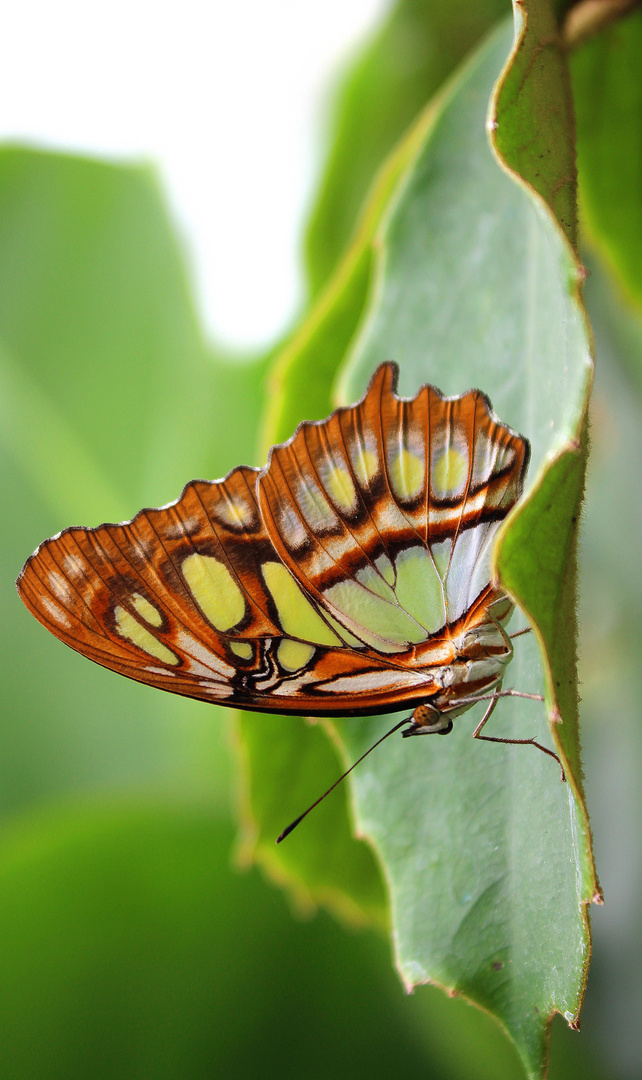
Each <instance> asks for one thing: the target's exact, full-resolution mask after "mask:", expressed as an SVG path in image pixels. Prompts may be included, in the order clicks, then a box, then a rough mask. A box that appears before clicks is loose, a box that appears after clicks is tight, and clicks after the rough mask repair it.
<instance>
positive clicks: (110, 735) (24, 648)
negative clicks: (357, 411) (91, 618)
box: [0, 147, 263, 812]
mask: <svg viewBox="0 0 642 1080" xmlns="http://www.w3.org/2000/svg"><path fill="white" fill-rule="evenodd" d="M262 372H263V362H262V361H261V362H254V363H251V364H247V363H246V364H240V363H232V362H231V360H228V359H226V358H225V357H223V356H220V355H217V354H215V353H214V351H213V350H212V349H211V348H209V347H208V346H207V345H206V344H205V342H204V341H203V339H202V336H201V332H200V329H199V326H198V321H197V317H196V313H195V311H194V308H193V305H192V301H191V298H190V294H189V288H188V280H187V273H186V269H185V266H184V261H183V256H182V252H181V251H180V249H179V246H178V244H177V241H176V238H175V235H174V230H173V226H172V224H171V222H170V220H169V218H168V214H167V211H166V209H165V206H164V204H163V200H162V197H161V195H160V191H159V189H158V185H157V182H156V179H155V176H154V173H153V172H152V170H151V169H149V168H147V167H145V168H140V167H134V166H120V165H119V166H116V165H110V164H106V163H100V162H97V161H89V160H84V159H82V158H78V157H72V156H68V155H63V154H53V153H44V152H38V151H34V150H25V149H17V148H7V147H5V148H3V149H2V150H0V485H1V492H0V495H1V498H2V505H3V506H5V507H10V512H7V513H5V515H4V525H3V529H2V533H1V535H0V565H1V566H2V571H3V572H2V575H1V581H0V592H1V594H2V601H1V602H2V608H3V612H5V617H4V618H3V620H2V626H1V628H0V646H1V648H2V656H3V665H2V676H1V679H2V700H3V703H4V717H5V720H4V742H3V754H2V759H1V762H0V792H1V795H0V805H1V806H2V808H3V809H4V810H9V809H10V810H12V811H14V812H15V811H16V810H17V809H19V808H20V807H21V806H24V805H25V804H28V803H29V802H31V801H32V800H38V801H39V800H41V799H43V798H47V797H56V796H61V795H64V794H66V793H68V792H69V791H74V790H76V791H77V790H87V789H88V788H101V787H111V786H117V787H130V788H131V787H133V788H140V787H143V788H145V789H146V790H148V791H150V792H155V793H156V794H167V793H171V794H172V795H173V796H174V797H179V796H180V797H181V798H184V799H187V800H193V799H199V800H205V801H207V802H208V803H209V804H210V805H216V806H218V807H221V808H222V807H225V806H226V805H227V798H228V779H227V773H226V762H227V759H228V751H227V749H226V742H225V735H226V723H225V716H226V714H225V713H224V712H222V711H221V712H218V711H216V712H214V711H213V710H211V709H210V708H208V707H207V706H206V705H204V704H200V703H198V702H190V701H188V700H187V699H180V698H178V697H175V696H170V695H165V694H157V693H154V692H151V691H149V690H148V689H146V688H144V687H142V686H140V685H137V684H135V683H132V682H129V681H127V680H124V679H118V678H116V677H114V675H113V674H112V673H111V672H107V671H105V670H104V669H100V668H98V667H97V666H95V665H93V664H88V663H87V661H86V660H84V659H83V658H82V657H80V656H78V655H77V654H76V653H73V652H72V651H71V650H70V649H66V648H64V647H63V646H62V645H61V644H60V642H58V641H56V640H55V639H54V638H53V637H51V636H50V635H49V634H47V633H46V632H45V631H44V630H43V628H42V627H41V626H39V625H38V624H37V623H36V622H35V620H34V619H33V618H31V616H30V615H29V614H28V613H27V611H26V610H25V609H24V607H23V606H22V604H21V603H20V600H19V599H18V597H17V595H16V592H15V588H14V584H13V582H14V580H15V578H16V575H17V573H18V571H19V570H20V568H21V566H22V564H23V563H24V561H25V559H26V558H27V556H28V555H29V554H30V552H31V551H32V550H33V549H34V548H35V547H36V545H37V544H38V543H39V542H40V541H42V540H43V539H44V538H45V537H47V536H50V535H51V534H52V533H55V532H57V531H58V530H59V529H62V528H64V527H66V526H68V525H88V524H96V523H98V522H99V521H104V520H119V519H122V518H123V517H131V516H132V515H133V514H134V513H135V512H136V511H137V510H139V509H140V507H141V506H142V505H147V506H149V505H150V504H153V503H157V504H158V503H163V502H167V501H168V500H169V499H172V498H176V497H177V496H178V495H179V493H180V491H181V489H182V488H183V486H184V484H185V483H186V482H187V481H188V480H189V479H190V478H192V477H194V476H206V477H207V476H210V477H211V476H216V475H221V473H223V472H225V471H227V470H228V469H229V468H231V467H232V466H233V465H236V464H239V462H241V461H243V460H246V461H247V462H248V464H253V463H254V462H253V456H254V440H255V431H256V427H257V424H258V415H259V412H260V409H261V407H262V398H263V394H262ZM221 400H225V409H224V410H222V409H221V407H220V402H221Z"/></svg>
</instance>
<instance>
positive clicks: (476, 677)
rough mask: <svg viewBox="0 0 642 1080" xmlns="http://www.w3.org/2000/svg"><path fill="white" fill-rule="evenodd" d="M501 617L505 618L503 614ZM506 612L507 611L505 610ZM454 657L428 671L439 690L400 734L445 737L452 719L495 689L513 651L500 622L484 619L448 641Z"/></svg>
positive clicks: (417, 708)
mask: <svg viewBox="0 0 642 1080" xmlns="http://www.w3.org/2000/svg"><path fill="white" fill-rule="evenodd" d="M505 611H506V608H504V611H503V612H502V614H503V615H504V617H505V614H504V612H505ZM508 611H510V609H508ZM450 644H451V645H452V647H453V651H454V657H453V659H452V661H451V662H450V663H448V664H445V665H443V666H440V667H438V668H436V669H435V670H431V671H430V677H431V679H432V681H433V682H434V683H435V684H437V685H438V686H439V687H440V689H439V690H438V691H437V693H435V694H433V695H431V697H430V700H428V701H425V702H423V703H422V704H421V705H418V706H417V707H416V708H415V710H414V712H413V714H412V725H413V726H412V727H411V728H410V729H408V731H406V732H404V735H405V736H406V735H428V734H433V733H437V734H441V735H445V734H447V733H448V732H449V731H451V730H452V721H453V718H454V717H456V716H459V715H461V713H464V712H466V711H467V710H468V709H470V708H472V706H473V705H474V704H475V701H476V700H478V699H479V698H480V697H481V696H482V695H487V694H490V693H492V692H493V691H494V690H495V689H497V688H498V687H499V686H500V685H501V682H502V679H503V677H504V670H505V668H506V665H507V664H508V663H509V661H510V660H511V658H512V655H513V648H512V645H511V642H510V638H509V637H508V636H507V634H506V632H505V631H504V629H503V627H502V626H501V624H500V622H499V621H498V620H497V619H495V618H493V617H492V616H491V618H487V619H486V620H484V621H483V622H481V623H479V624H478V625H476V626H473V627H469V628H467V629H466V630H464V631H463V632H462V634H461V635H460V636H459V637H458V638H452V639H451V640H450Z"/></svg>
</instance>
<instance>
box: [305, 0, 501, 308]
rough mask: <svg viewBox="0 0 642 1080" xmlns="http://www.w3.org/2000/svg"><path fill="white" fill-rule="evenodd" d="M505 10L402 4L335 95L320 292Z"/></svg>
mask: <svg viewBox="0 0 642 1080" xmlns="http://www.w3.org/2000/svg"><path fill="white" fill-rule="evenodd" d="M505 12H506V4H505V2H504V0H398V2H397V3H396V4H395V5H394V6H393V7H392V10H391V12H390V14H389V15H388V17H387V18H386V20H385V22H384V23H383V25H382V26H381V27H380V29H379V30H377V31H376V32H375V34H374V35H373V37H372V39H371V40H370V41H369V42H368V43H367V45H366V46H365V48H364V50H363V52H362V54H361V56H360V57H359V58H358V59H357V60H356V62H353V63H352V64H351V66H350V70H349V72H348V74H347V75H346V77H345V79H344V80H343V83H342V85H341V86H340V88H339V90H338V92H337V94H336V97H335V101H334V105H333V110H332V118H331V122H330V129H331V131H330V135H331V140H330V141H331V151H330V154H329V157H328V161H327V164H326V167H325V170H324V173H323V176H322V177H321V180H320V183H319V194H318V196H317V202H316V205H315V208H314V210H313V212H312V216H311V219H310V224H309V227H308V233H307V244H306V247H307V266H308V278H309V282H310V288H311V292H312V293H313V294H314V295H316V294H317V293H318V292H319V290H320V288H321V287H322V286H323V285H324V284H325V282H326V281H327V279H328V278H329V276H330V273H331V272H332V270H333V269H334V267H335V266H336V263H337V261H338V259H339V257H340V256H341V255H342V254H343V251H344V249H345V248H346V246H347V244H348V241H349V239H350V237H351V235H352V233H353V230H354V227H355V223H356V222H357V220H358V216H359V212H360V210H361V205H362V203H363V200H364V198H365V196H366V194H367V192H368V189H369V187H370V185H371V183H372V180H373V177H374V176H375V174H376V172H377V170H378V168H379V166H380V165H381V163H382V161H384V159H385V158H386V157H387V156H388V154H389V153H390V152H391V151H392V148H393V147H394V145H395V143H396V141H397V140H398V139H399V138H400V137H401V136H402V134H403V133H404V131H405V129H406V128H407V126H408V124H409V123H410V122H411V121H412V120H413V119H414V118H415V116H416V115H417V113H418V112H419V110H420V109H422V108H423V106H424V105H425V103H426V101H428V99H429V98H430V97H431V96H432V95H433V94H434V93H435V92H436V91H437V90H438V89H439V88H440V87H441V85H442V83H443V82H444V80H445V79H446V78H447V76H448V75H450V73H451V71H452V70H453V69H454V68H455V67H456V66H457V64H458V63H459V62H460V60H462V58H463V57H464V56H465V55H466V53H467V52H468V51H469V50H470V49H471V48H472V47H473V45H475V44H476V42H477V41H478V40H479V39H480V38H481V37H482V35H483V34H484V33H485V31H486V30H487V29H488V28H489V27H490V26H492V25H493V23H494V21H495V20H496V19H498V18H500V17H501V16H502V15H504V14H505Z"/></svg>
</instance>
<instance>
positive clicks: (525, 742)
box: [473, 690, 566, 783]
mask: <svg viewBox="0 0 642 1080" xmlns="http://www.w3.org/2000/svg"><path fill="white" fill-rule="evenodd" d="M506 696H512V697H529V698H533V699H534V700H535V701H541V700H542V697H541V695H540V694H519V693H516V692H514V691H511V690H504V691H500V693H499V694H496V695H495V696H494V697H493V698H492V699H491V701H490V703H489V705H488V708H487V709H486V712H485V713H484V715H483V716H482V718H481V720H480V721H479V723H478V725H477V727H476V728H475V730H474V731H473V739H479V740H480V741H482V742H494V743H507V744H508V745H509V746H536V747H537V749H538V750H541V751H542V753H543V754H548V756H549V757H552V758H555V761H556V762H557V764H558V765H559V767H560V769H561V771H562V782H563V783H564V782H565V781H566V774H565V773H564V766H563V765H562V762H561V761H560V759H559V758H558V756H557V754H556V753H555V752H554V751H553V750H549V749H548V747H547V746H542V744H541V743H538V742H537V740H536V739H502V738H500V737H499V736H497V735H481V734H480V732H481V730H482V728H483V727H484V725H485V724H487V723H488V721H489V720H490V718H491V716H492V714H493V711H494V709H495V706H496V705H497V702H498V701H499V698H500V697H506Z"/></svg>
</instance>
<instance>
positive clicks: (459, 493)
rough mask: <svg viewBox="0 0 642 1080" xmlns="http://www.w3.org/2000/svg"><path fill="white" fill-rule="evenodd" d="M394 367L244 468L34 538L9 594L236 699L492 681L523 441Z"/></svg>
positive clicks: (167, 675)
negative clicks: (499, 556) (498, 559)
mask: <svg viewBox="0 0 642 1080" xmlns="http://www.w3.org/2000/svg"><path fill="white" fill-rule="evenodd" d="M396 374H397V369H396V366H395V365H393V364H383V365H382V366H381V367H380V368H379V369H378V370H377V372H376V373H375V375H374V377H373V380H372V383H371V384H370V388H369V390H368V393H367V394H366V396H365V398H364V399H363V401H362V402H360V403H359V404H358V405H355V406H353V407H351V408H347V409H339V410H337V412H335V413H333V415H332V416H330V417H329V418H328V419H327V420H325V421H324V422H322V423H305V424H302V425H301V426H300V427H299V428H298V429H297V432H296V433H295V435H294V436H293V438H292V439H291V440H290V441H289V442H288V443H286V444H283V445H281V446H277V447H274V448H273V450H272V451H271V454H270V459H269V462H268V465H267V466H266V468H265V469H263V470H262V471H257V470H254V469H250V468H246V467H240V468H238V469H235V470H234V471H233V472H232V473H230V474H229V475H228V476H227V477H226V478H225V479H224V480H222V481H216V482H207V481H193V482H192V483H191V484H189V485H188V486H187V487H186V488H185V490H184V492H183V494H182V496H181V497H180V499H179V500H178V501H177V502H176V503H173V504H170V505H169V506H166V507H163V508H161V509H158V510H144V511H141V512H140V513H139V514H137V515H136V517H135V518H134V519H133V520H132V521H131V522H125V523H123V524H121V525H103V526H100V527H99V528H97V529H78V528H72V529H68V530H66V531H65V532H63V533H61V534H60V535H59V536H57V537H54V538H52V539H51V540H48V541H46V542H45V543H44V544H43V545H41V547H40V548H39V549H38V551H37V552H35V554H34V555H33V556H32V557H31V559H29V560H28V562H27V564H26V565H25V568H24V570H23V572H22V574H21V576H20V578H19V580H18V588H19V590H20V594H21V596H22V598H23V600H24V602H25V604H26V605H27V607H28V608H29V609H30V610H31V611H32V612H33V614H34V615H35V616H36V618H38V619H39V620H40V621H41V622H42V623H43V624H44V625H45V626H46V627H47V628H48V629H49V630H51V631H52V633H54V634H55V635H56V636H57V637H59V638H60V639H61V640H62V641H64V642H66V644H68V645H70V646H71V647H72V648H74V649H77V650H78V651H79V652H81V653H83V654H84V655H86V656H88V657H89V658H90V659H92V660H95V661H96V662H97V663H100V664H103V665H104V666H106V667H109V668H112V669H113V670H115V671H118V672H120V673H121V674H124V675H127V676H129V677H130V678H134V679H138V680H139V681H142V682H147V683H149V684H151V685H153V686H157V687H160V688H162V689H167V690H172V691H174V692H176V693H180V694H186V695H188V696H192V697H197V698H202V699H204V700H209V701H218V702H221V703H224V704H230V705H237V706H241V707H246V708H253V709H265V710H272V711H278V712H298V713H308V714H324V713H333V714H339V715H341V714H351V713H361V712H363V713H367V712H375V711H386V710H388V711H391V710H393V709H395V708H399V707H400V706H401V705H402V704H403V703H420V702H421V701H424V700H426V699H428V698H432V697H434V696H435V695H437V694H440V693H441V694H442V696H443V695H444V694H451V693H452V695H454V696H456V695H457V693H459V694H460V696H463V695H465V694H466V693H470V692H471V691H472V690H473V687H475V688H476V687H478V686H479V687H481V688H482V689H483V688H484V687H486V686H491V685H496V683H497V682H498V680H499V678H500V677H501V669H502V665H503V664H504V663H505V662H506V660H507V658H509V654H510V649H509V648H508V646H507V644H506V642H505V640H504V639H503V636H502V633H501V631H500V629H499V627H498V625H497V623H498V621H500V620H502V619H505V617H506V616H507V614H508V613H509V611H510V604H509V603H508V602H507V601H506V600H505V598H503V596H502V594H501V593H499V592H498V591H497V590H496V589H495V588H494V587H493V585H492V583H491V561H490V560H491V551H492V542H493V536H494V533H495V531H496V529H497V527H498V524H499V522H500V521H501V520H502V519H503V518H504V517H505V515H506V513H507V512H508V510H509V509H510V508H511V506H512V505H514V503H515V501H516V499H517V498H518V496H519V494H520V491H521V483H522V479H523V475H524V472H525V469H526V464H527V458H528V444H527V442H526V440H525V439H523V438H522V437H521V436H518V435H516V434H514V433H513V432H512V431H510V430H509V429H508V428H506V427H505V426H503V425H501V424H499V423H498V422H497V421H496V420H495V419H494V417H493V415H492V412H491V410H490V407H489V404H488V402H487V399H486V398H485V397H484V395H483V394H481V393H480V392H479V391H470V392H469V393H468V394H465V395H463V396H462V397H460V398H454V399H444V398H442V396H441V395H440V394H439V392H438V391H437V390H435V389H434V388H433V387H429V386H426V387H423V388H422V389H421V390H420V392H419V393H418V394H417V396H416V397H415V398H414V399H412V400H411V401H405V400H402V399H400V398H398V397H397V396H396V394H395V384H396ZM475 692H476V690H475Z"/></svg>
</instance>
